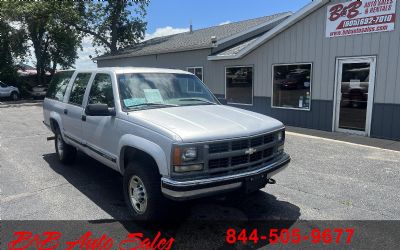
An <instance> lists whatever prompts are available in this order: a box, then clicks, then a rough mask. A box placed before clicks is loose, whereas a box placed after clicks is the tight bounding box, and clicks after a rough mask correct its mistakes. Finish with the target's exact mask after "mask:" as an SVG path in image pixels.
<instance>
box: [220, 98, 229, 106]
mask: <svg viewBox="0 0 400 250" xmlns="http://www.w3.org/2000/svg"><path fill="white" fill-rule="evenodd" d="M218 101H219V102H220V103H221V104H222V105H227V104H228V101H227V100H226V99H225V98H218Z"/></svg>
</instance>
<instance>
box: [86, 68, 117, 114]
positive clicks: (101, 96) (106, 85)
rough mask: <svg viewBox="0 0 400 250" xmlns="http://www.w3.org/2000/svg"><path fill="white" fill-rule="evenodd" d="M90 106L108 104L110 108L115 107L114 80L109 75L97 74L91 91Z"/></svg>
mask: <svg viewBox="0 0 400 250" xmlns="http://www.w3.org/2000/svg"><path fill="white" fill-rule="evenodd" d="M88 104H107V105H108V107H110V108H113V107H114V106H115V104H114V95H113V89H112V80H111V76H110V75H109V74H103V73H100V74H96V76H95V77H94V80H93V84H92V87H91V89H90V93H89V99H88Z"/></svg>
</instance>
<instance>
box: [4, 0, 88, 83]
mask: <svg viewBox="0 0 400 250" xmlns="http://www.w3.org/2000/svg"><path fill="white" fill-rule="evenodd" d="M75 6H76V4H75V3H74V2H73V1H29V2H26V1H24V2H21V1H9V2H3V3H2V6H1V12H2V15H3V16H4V17H5V18H6V20H7V21H8V22H16V23H18V24H19V25H20V26H21V29H22V30H24V32H25V33H26V35H27V37H28V39H29V40H30V42H31V44H32V46H33V48H34V53H35V57H36V70H37V82H38V83H45V75H46V72H48V71H50V72H51V73H54V71H55V69H56V68H57V66H58V65H59V66H61V67H62V68H68V67H71V66H72V65H73V64H74V63H75V60H76V58H77V49H78V48H79V47H80V44H81V36H80V35H79V33H78V32H77V31H76V30H75V29H71V28H68V27H67V28H66V27H65V26H66V25H65V23H64V21H63V20H62V19H61V16H60V15H59V13H60V12H61V13H73V12H74V11H76V8H75Z"/></svg>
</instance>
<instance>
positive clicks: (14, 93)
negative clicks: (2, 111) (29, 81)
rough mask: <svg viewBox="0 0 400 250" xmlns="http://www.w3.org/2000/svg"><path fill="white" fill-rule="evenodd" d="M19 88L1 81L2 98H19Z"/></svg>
mask: <svg viewBox="0 0 400 250" xmlns="http://www.w3.org/2000/svg"><path fill="white" fill-rule="evenodd" d="M19 93H20V92H19V89H18V88H17V87H14V86H10V85H8V84H5V83H4V82H1V81H0V98H10V99H11V100H13V101H17V100H18V99H19Z"/></svg>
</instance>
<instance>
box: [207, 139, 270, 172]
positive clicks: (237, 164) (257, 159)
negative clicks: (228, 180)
mask: <svg viewBox="0 0 400 250" xmlns="http://www.w3.org/2000/svg"><path fill="white" fill-rule="evenodd" d="M275 138H276V137H275V134H266V135H260V136H256V137H250V138H246V139H239V140H231V141H224V142H218V143H211V144H209V145H208V157H209V161H208V169H209V170H210V171H212V170H217V169H219V170H221V171H226V170H229V169H231V168H233V169H237V168H246V167H254V165H255V164H262V163H263V162H266V161H268V160H269V159H270V158H271V157H273V154H274V147H275V144H276V143H277V142H275ZM250 148H251V149H252V150H254V151H255V152H253V153H249V152H247V151H248V150H249V149H250Z"/></svg>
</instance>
